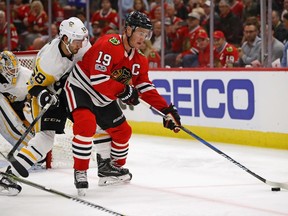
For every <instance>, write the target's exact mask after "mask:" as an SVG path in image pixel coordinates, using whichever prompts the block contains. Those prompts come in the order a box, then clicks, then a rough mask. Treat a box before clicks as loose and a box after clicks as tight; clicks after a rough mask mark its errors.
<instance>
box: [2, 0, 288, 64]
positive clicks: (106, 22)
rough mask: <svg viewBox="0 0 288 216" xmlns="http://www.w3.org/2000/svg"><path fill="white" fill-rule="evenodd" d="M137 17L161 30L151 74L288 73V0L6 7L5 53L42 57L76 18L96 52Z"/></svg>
mask: <svg viewBox="0 0 288 216" xmlns="http://www.w3.org/2000/svg"><path fill="white" fill-rule="evenodd" d="M7 2H10V4H8V5H7ZM163 2H164V3H163ZM263 2H265V3H263ZM269 2H270V4H271V10H270V11H269V10H268V9H269ZM87 4H88V5H87ZM212 6H213V8H212ZM261 8H262V9H263V8H264V11H265V16H264V17H266V18H265V22H263V11H261ZM49 10H50V13H51V15H50V16H49V14H50V13H49ZM133 10H138V11H141V12H143V13H145V14H147V16H148V17H149V18H150V19H151V22H152V24H153V36H152V38H151V40H149V41H145V43H144V44H143V47H142V52H143V53H144V54H145V55H146V56H147V57H148V60H149V65H150V68H159V67H163V66H164V67H177V68H179V67H180V68H193V67H220V68H228V67H286V66H287V49H288V43H286V41H288V13H287V12H288V0H273V1H272V0H268V1H262V4H261V0H214V1H213V2H211V1H209V0H166V1H163V0H162V1H160V0H129V1H128V0H119V1H118V0H94V1H86V0H49V1H48V0H41V1H40V0H30V1H28V0H9V1H7V0H0V51H3V50H12V51H24V50H39V49H41V48H42V47H43V46H44V45H45V44H46V43H47V42H49V41H50V40H52V39H53V38H55V37H58V28H59V24H60V23H61V21H62V20H64V19H67V18H69V17H71V16H76V17H78V18H80V19H81V20H82V21H83V23H84V24H85V25H86V26H87V28H88V30H89V32H90V42H91V44H93V43H95V41H97V39H98V38H99V37H101V36H102V35H104V34H110V33H119V32H121V31H123V29H124V20H125V17H126V15H127V14H128V13H129V12H131V11H133ZM211 10H212V12H211ZM162 12H164V14H162ZM261 13H262V14H261ZM211 15H213V16H212V19H210V18H211ZM261 15H262V16H261ZM261 19H262V20H261ZM269 24H271V25H269ZM211 26H213V28H211ZM211 29H212V30H211ZM211 41H212V42H211ZM268 45H269V47H270V50H269V49H268V51H269V52H268V51H267V49H266V47H267V46H268ZM263 47H265V50H263ZM211 58H213V60H212V61H211ZM268 58H269V64H268V63H267V59H268ZM211 62H212V63H211Z"/></svg>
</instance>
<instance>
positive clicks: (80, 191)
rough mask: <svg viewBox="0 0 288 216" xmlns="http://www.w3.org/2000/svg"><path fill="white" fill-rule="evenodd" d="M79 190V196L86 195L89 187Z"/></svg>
mask: <svg viewBox="0 0 288 216" xmlns="http://www.w3.org/2000/svg"><path fill="white" fill-rule="evenodd" d="M77 192H78V196H80V197H83V196H86V192H87V188H80V189H77Z"/></svg>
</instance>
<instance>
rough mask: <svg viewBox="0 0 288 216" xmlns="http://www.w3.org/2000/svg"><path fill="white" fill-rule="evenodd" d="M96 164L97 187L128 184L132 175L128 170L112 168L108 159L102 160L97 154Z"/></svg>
mask: <svg viewBox="0 0 288 216" xmlns="http://www.w3.org/2000/svg"><path fill="white" fill-rule="evenodd" d="M97 163H98V177H99V182H98V185H99V186H106V185H116V184H121V183H125V182H130V180H131V179H132V174H131V173H130V172H129V169H126V168H121V167H116V166H114V165H113V163H112V161H111V159H110V158H107V159H102V158H101V156H100V155H99V154H97Z"/></svg>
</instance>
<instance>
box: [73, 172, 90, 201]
mask: <svg viewBox="0 0 288 216" xmlns="http://www.w3.org/2000/svg"><path fill="white" fill-rule="evenodd" d="M74 184H75V186H76V188H77V190H78V196H85V195H86V191H87V189H88V181H87V171H86V170H83V171H80V170H74Z"/></svg>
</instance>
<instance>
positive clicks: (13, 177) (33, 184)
mask: <svg viewBox="0 0 288 216" xmlns="http://www.w3.org/2000/svg"><path fill="white" fill-rule="evenodd" d="M0 175H3V176H6V177H8V178H10V179H12V180H15V181H18V182H21V183H23V184H26V185H29V186H31V187H34V188H37V189H40V190H42V191H46V192H48V193H52V194H56V195H58V196H61V197H64V198H67V199H70V200H72V201H75V202H77V203H81V204H83V205H86V206H89V207H92V208H95V209H98V210H100V211H104V212H107V213H109V214H112V215H117V216H124V215H123V214H120V213H118V212H115V211H112V210H110V209H107V208H105V207H103V206H100V205H97V204H94V203H92V202H89V201H87V200H83V199H80V198H78V197H75V196H72V195H69V194H66V193H63V192H61V191H57V190H54V189H52V188H49V187H45V186H43V185H40V184H37V183H34V182H31V181H28V180H26V179H23V178H20V177H17V176H15V175H11V174H8V173H5V172H1V171H0Z"/></svg>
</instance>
